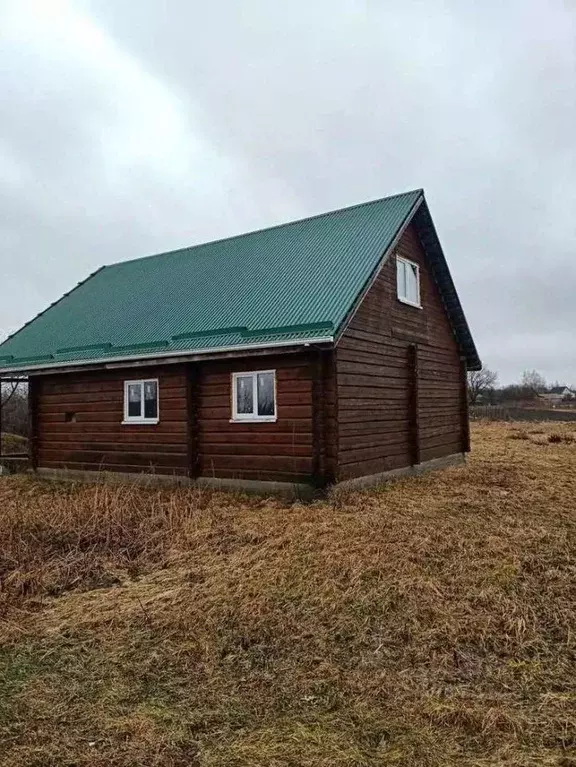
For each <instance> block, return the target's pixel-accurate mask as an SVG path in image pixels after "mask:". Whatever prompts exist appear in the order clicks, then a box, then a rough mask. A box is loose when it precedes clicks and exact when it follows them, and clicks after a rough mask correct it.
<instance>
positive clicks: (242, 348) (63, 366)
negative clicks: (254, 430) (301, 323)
mask: <svg viewBox="0 0 576 767" xmlns="http://www.w3.org/2000/svg"><path fill="white" fill-rule="evenodd" d="M333 343H334V337H333V336H319V337H317V338H299V339H295V340H286V339H284V340H282V341H269V342H267V343H263V344H238V345H236V346H221V347H207V348H205V349H180V350H175V349H173V350H171V351H169V352H156V353H148V354H132V355H129V356H125V357H100V358H97V359H85V360H74V361H68V362H54V363H52V364H49V365H46V364H43V365H26V366H21V367H2V368H0V376H4V375H14V374H19V375H22V374H27V373H33V374H35V375H39V374H42V373H52V372H64V370H65V371H66V372H68V371H70V372H73V371H74V370H78V369H82V368H84V367H87V366H101V367H107V366H108V367H109V366H113V367H124V366H126V367H129V366H130V365H132V364H141V363H142V362H150V364H154V363H155V362H156V360H161V361H162V362H169V361H170V360H173V359H175V358H178V360H180V359H185V360H188V361H193V360H194V359H195V358H197V357H199V358H202V357H206V356H208V355H214V356H218V355H227V356H238V357H241V356H243V355H245V354H246V353H247V352H250V351H254V352H258V351H260V350H265V351H266V350H270V349H272V350H278V351H280V350H281V349H283V348H290V349H292V348H293V347H298V346H301V347H302V348H306V347H309V346H318V345H331V344H333Z"/></svg>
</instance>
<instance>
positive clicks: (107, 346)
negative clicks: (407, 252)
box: [0, 190, 423, 371]
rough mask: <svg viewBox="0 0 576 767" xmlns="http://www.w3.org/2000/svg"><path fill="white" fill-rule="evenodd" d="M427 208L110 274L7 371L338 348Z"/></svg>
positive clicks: (335, 221)
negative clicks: (359, 305)
mask: <svg viewBox="0 0 576 767" xmlns="http://www.w3.org/2000/svg"><path fill="white" fill-rule="evenodd" d="M422 200H423V193H422V191H421V190H416V191H413V192H407V193H405V194H400V195H396V196H394V197H387V198H385V199H382V200H375V201H373V202H368V203H364V204H362V205H357V206H354V207H351V208H345V209H342V210H337V211H333V212H331V213H325V214H323V215H320V216H315V217H312V218H307V219H304V220H301V221H294V222H292V223H289V224H284V225H282V226H275V227H272V228H271V229H264V230H261V231H257V232H251V233H249V234H243V235H240V236H238V237H232V238H229V239H225V240H219V241H217V242H210V243H207V244H204V245H197V246H194V247H190V248H184V249H182V250H177V251H173V252H171V253H164V254H160V255H157V256H148V257H146V258H141V259H136V260H134V261H125V262H121V263H118V264H114V265H112V266H106V267H103V268H102V269H100V270H98V271H97V272H95V273H94V274H93V275H91V276H90V277H89V278H88V279H87V280H86V281H84V282H82V283H80V284H79V285H78V286H77V287H76V288H74V289H73V290H72V291H71V292H70V293H67V294H66V295H65V296H64V297H63V298H61V299H60V300H59V301H57V302H56V303H55V304H53V305H52V306H50V307H49V308H48V309H47V310H46V311H44V312H42V313H41V314H40V315H39V316H38V317H36V318H35V319H33V320H32V321H31V322H30V323H28V324H27V325H25V326H24V327H23V328H22V329H21V330H19V331H18V332H17V333H15V334H14V335H13V336H11V337H10V338H9V339H7V340H6V341H5V342H4V343H3V344H1V345H0V371H1V370H4V371H8V370H10V371H15V370H22V371H24V370H29V369H37V368H49V367H52V366H55V365H62V364H64V363H68V364H71V365H77V364H81V363H88V362H91V361H92V362H95V361H104V360H114V359H119V360H120V359H126V358H131V359H132V358H135V357H136V358H138V357H142V358H146V357H158V356H169V355H172V354H174V355H176V354H179V353H181V352H183V353H193V352H202V351H206V350H210V351H212V350H221V349H222V350H223V349H230V348H237V347H239V348H244V347H262V346H266V345H275V344H278V345H280V344H289V343H290V344H293V343H298V342H306V341H307V340H319V339H322V340H331V339H333V338H334V336H335V334H336V333H337V331H338V328H339V327H340V326H341V324H342V323H343V322H344V320H345V318H346V316H347V313H348V312H349V310H350V309H351V307H352V306H353V305H354V301H355V299H356V298H357V296H358V295H359V294H360V292H361V290H362V289H363V287H364V286H365V285H366V283H367V282H368V280H369V279H370V276H371V275H372V273H373V271H374V270H375V268H376V267H377V265H378V263H379V261H380V259H381V258H382V255H383V254H384V253H385V252H386V251H387V250H388V249H389V247H390V245H391V243H392V242H393V241H394V238H395V235H396V234H397V232H398V231H399V229H400V228H401V227H402V225H403V224H404V223H405V222H406V221H407V219H408V218H409V216H411V215H412V214H413V213H414V211H415V210H416V209H417V208H418V206H419V205H420V203H421V202H422Z"/></svg>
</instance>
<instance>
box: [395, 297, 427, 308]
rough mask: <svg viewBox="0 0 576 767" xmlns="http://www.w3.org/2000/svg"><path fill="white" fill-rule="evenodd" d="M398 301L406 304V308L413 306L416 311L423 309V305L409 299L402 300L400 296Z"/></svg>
mask: <svg viewBox="0 0 576 767" xmlns="http://www.w3.org/2000/svg"><path fill="white" fill-rule="evenodd" d="M397 298H398V300H399V301H400V303H401V304H406V306H412V307H413V308H414V309H422V308H423V307H422V304H416V303H414V301H409V300H408V299H407V298H400V296H397Z"/></svg>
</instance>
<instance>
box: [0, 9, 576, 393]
mask: <svg viewBox="0 0 576 767" xmlns="http://www.w3.org/2000/svg"><path fill="white" fill-rule="evenodd" d="M416 187H424V188H425V190H426V195H427V198H428V202H429V205H430V208H431V211H432V215H433V217H434V219H435V222H436V226H437V229H438V232H439V234H440V239H441V241H442V243H443V246H444V250H445V253H446V256H447V258H448V261H449V263H450V266H451V268H452V272H453V276H454V279H455V281H456V285H457V287H458V288H459V291H460V295H461V299H462V302H463V305H464V309H465V311H466V314H467V316H468V320H469V322H470V325H471V327H472V331H473V333H474V336H475V338H476V342H477V345H478V348H479V351H480V355H481V357H482V359H483V360H484V362H485V364H486V365H488V366H489V367H491V368H493V369H495V370H497V371H499V373H500V378H501V380H502V381H504V382H510V381H512V380H514V379H517V378H518V377H519V376H520V373H521V372H522V370H523V369H525V368H536V369H538V370H540V371H541V372H542V373H543V374H545V375H546V376H547V378H548V379H550V380H555V379H559V380H561V381H562V382H564V381H566V382H569V383H575V384H576V344H575V343H574V338H575V336H576V5H575V4H574V2H573V0H538V1H537V0H507V2H502V0H484V2H482V3H477V2H476V3H473V2H466V0H291V2H289V3H275V2H270V0H243V2H241V3H240V2H236V0H212V1H211V2H210V3H205V2H200V1H199V0H163V2H159V1H158V0H138V2H136V0H122V2H119V0H0V242H1V245H2V247H1V248H0V335H5V334H7V333H8V332H10V331H13V330H15V329H16V328H17V327H18V326H20V325H21V324H22V323H23V322H25V321H26V320H28V319H29V318H30V317H31V316H33V315H34V314H36V313H37V312H38V311H40V310H42V309H43V308H45V306H46V305H47V304H48V303H50V302H52V301H54V300H55V299H57V298H58V297H59V296H60V295H61V294H62V293H63V292H64V291H66V290H68V289H70V288H71V287H72V286H73V285H74V284H75V283H76V282H78V281H79V280H81V279H83V278H84V277H86V275H87V274H88V273H89V272H91V271H93V270H94V269H96V268H97V267H98V266H100V265H102V264H105V263H112V262H114V261H119V260H124V259H129V258H134V257H137V256H141V255H146V254H149V253H154V252H157V251H163V250H169V249H172V248H177V247H182V246H184V245H190V244H193V243H197V242H202V241H205V240H208V239H214V238H217V237H222V236H227V235H231V234H235V233H238V232H241V231H247V230H250V229H255V228H260V227H263V226H268V225H272V224H275V223H279V222H282V221H286V220H290V219H292V218H299V217H302V216H306V215H311V214H314V213H319V212H323V211H325V210H329V209H331V208H337V207H342V206H345V205H351V204H355V203H357V202H362V201H364V200H368V199H372V198H376V197H383V196H386V195H388V194H394V193H397V192H401V191H405V190H407V189H413V188H416Z"/></svg>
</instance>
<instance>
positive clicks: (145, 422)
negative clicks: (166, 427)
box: [122, 418, 160, 426]
mask: <svg viewBox="0 0 576 767" xmlns="http://www.w3.org/2000/svg"><path fill="white" fill-rule="evenodd" d="M158 423H160V419H159V418H145V419H144V418H135V419H134V420H132V419H130V420H128V421H122V426H156V424H158Z"/></svg>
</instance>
